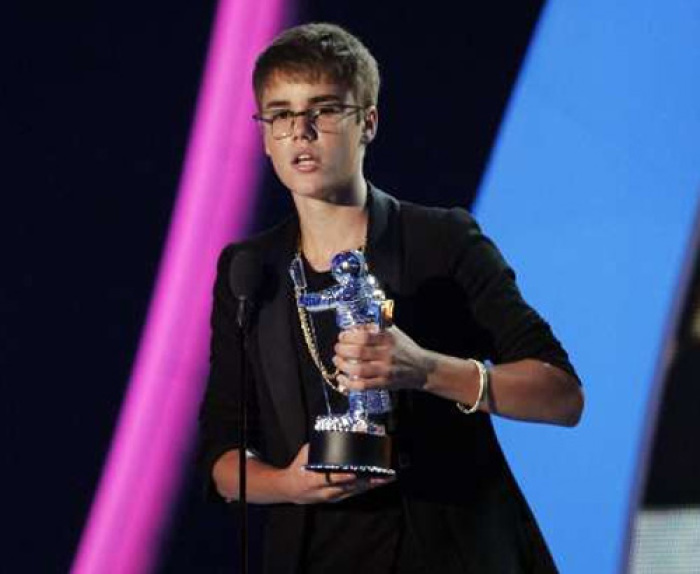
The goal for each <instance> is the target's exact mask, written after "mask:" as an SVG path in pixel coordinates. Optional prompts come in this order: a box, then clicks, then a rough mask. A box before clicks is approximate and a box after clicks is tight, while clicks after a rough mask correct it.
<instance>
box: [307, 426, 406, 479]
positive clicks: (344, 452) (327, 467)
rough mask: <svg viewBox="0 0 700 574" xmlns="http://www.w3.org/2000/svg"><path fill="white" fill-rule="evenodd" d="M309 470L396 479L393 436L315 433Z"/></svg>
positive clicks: (310, 450)
mask: <svg viewBox="0 0 700 574" xmlns="http://www.w3.org/2000/svg"><path fill="white" fill-rule="evenodd" d="M306 468H307V469H308V470H312V471H315V472H354V473H356V474H362V475H370V476H371V475H376V476H394V475H395V474H396V472H395V471H394V470H393V469H392V468H391V437H389V436H386V435H383V436H382V435H375V434H369V433H362V432H345V431H314V432H313V433H312V436H311V444H310V445H309V463H308V464H307V465H306Z"/></svg>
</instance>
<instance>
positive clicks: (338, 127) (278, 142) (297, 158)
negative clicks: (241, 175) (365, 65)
mask: <svg viewBox="0 0 700 574" xmlns="http://www.w3.org/2000/svg"><path fill="white" fill-rule="evenodd" d="M260 105H261V109H260V113H261V115H262V116H264V117H267V118H270V117H273V116H275V115H278V114H282V115H284V114H285V111H287V112H288V111H291V112H303V111H306V110H308V109H310V108H315V109H319V110H320V109H322V108H324V111H326V112H327V111H330V110H332V109H340V108H338V107H337V106H343V105H349V106H353V105H357V102H356V101H355V97H354V95H353V94H352V92H351V91H350V90H347V89H345V88H344V87H341V86H339V85H338V84H335V83H332V82H328V81H326V80H324V79H320V80H319V81H318V82H315V83H309V82H306V81H304V80H297V79H292V78H289V77H287V76H284V75H282V74H276V75H274V76H272V77H271V78H270V80H269V82H268V83H267V85H266V87H265V89H264V90H263V94H262V99H261V102H260ZM334 106H336V107H335V108H334ZM287 115H288V114H287ZM358 117H359V118H360V121H358ZM376 117H377V116H376V109H374V108H370V109H368V110H359V111H353V110H352V109H351V108H348V109H345V110H344V113H343V115H342V116H340V118H339V120H338V122H337V124H335V125H334V126H333V127H332V128H331V129H328V128H327V127H326V128H325V129H323V130H320V129H318V128H317V127H316V126H314V125H313V123H312V122H311V121H309V119H308V117H307V116H297V117H295V118H294V127H293V129H292V130H291V131H290V133H289V135H288V136H287V137H284V138H281V139H275V137H273V133H272V132H273V130H272V126H270V125H269V124H263V130H264V140H265V152H266V153H267V155H268V156H269V157H270V159H271V160H272V164H273V166H274V168H275V172H276V173H277V176H278V177H279V178H280V180H281V181H282V183H283V184H284V185H285V186H286V187H287V188H288V189H290V190H291V191H292V193H294V194H295V196H303V197H312V198H316V199H331V198H333V197H334V196H335V195H336V194H342V192H343V191H344V190H345V189H347V188H348V186H353V185H355V184H356V183H358V182H359V181H361V180H362V177H363V175H362V161H363V158H364V151H365V146H366V144H367V143H368V142H369V141H370V140H371V139H372V138H373V137H374V133H375V131H376Z"/></svg>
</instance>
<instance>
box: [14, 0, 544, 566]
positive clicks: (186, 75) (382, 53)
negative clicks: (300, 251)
mask: <svg viewBox="0 0 700 574" xmlns="http://www.w3.org/2000/svg"><path fill="white" fill-rule="evenodd" d="M540 8H541V1H539V0H530V1H520V2H505V1H494V2H489V3H481V2H478V3H477V2H474V3H452V2H431V3H430V6H429V7H426V6H425V5H424V4H423V3H421V4H418V3H415V4H414V3H411V2H405V3H395V4H394V3H382V2H376V1H374V2H369V1H365V0H360V1H357V2H353V3H340V2H338V3H335V2H333V3H331V2H312V1H307V2H304V3H302V5H301V6H300V10H299V21H308V20H327V21H333V22H336V23H339V24H341V25H345V26H346V27H348V28H349V29H350V30H351V31H353V32H354V33H356V34H357V35H359V36H360V37H361V38H362V39H363V40H364V41H365V43H366V44H367V45H368V47H369V48H370V49H371V50H372V51H373V53H374V54H375V56H376V57H377V59H378V61H379V63H380V67H381V71H382V75H383V85H382V95H381V102H380V130H379V137H378V139H377V141H376V142H375V143H373V144H372V149H371V151H370V154H369V158H368V164H367V170H366V173H367V174H368V176H369V177H370V178H371V179H372V180H373V181H374V182H375V183H376V184H377V185H379V186H380V187H382V188H384V189H386V190H388V191H392V192H394V193H396V194H397V195H399V196H400V197H402V198H405V199H412V200H417V201H421V202H425V203H431V204H443V205H448V204H460V205H468V204H469V203H470V202H471V201H472V199H473V197H474V194H475V193H476V189H477V187H478V184H479V181H480V178H481V175H482V172H483V169H484V166H485V163H486V160H487V158H488V154H489V152H490V149H491V146H492V143H493V141H494V138H495V136H496V132H497V129H498V126H499V122H500V120H501V116H502V113H503V111H504V107H505V105H506V103H507V100H508V97H509V94H510V91H511V89H512V86H513V82H514V80H515V78H516V74H517V71H518V68H519V66H520V63H521V59H522V57H523V54H524V51H525V49H526V47H527V43H528V41H529V38H530V34H531V32H532V28H533V25H534V23H535V22H536V19H537V15H538V13H539V10H540ZM213 14H214V2H212V1H211V0H205V1H201V0H200V1H198V2H184V1H177V0H175V1H172V2H169V3H167V4H159V5H156V4H155V3H152V4H149V3H136V2H128V1H127V2H120V3H104V2H102V3H98V2H87V1H84V0H83V1H73V2H70V3H51V2H48V1H47V0H43V1H38V2H32V3H25V4H24V6H22V7H17V6H13V7H10V8H7V7H5V8H3V18H2V28H3V34H2V36H3V38H4V40H5V42H4V43H5V49H4V50H3V59H4V60H5V63H4V65H3V72H4V74H3V76H4V78H3V80H4V81H3V87H2V96H3V100H4V101H5V104H4V105H3V106H2V109H3V111H2V118H3V120H2V124H3V136H4V137H3V140H4V148H5V153H4V154H3V159H4V161H3V170H4V173H5V175H6V177H5V178H3V182H4V186H3V193H2V197H3V203H2V205H3V208H2V210H0V213H1V215H0V234H1V235H0V240H1V241H2V243H1V244H2V247H3V250H2V264H3V280H2V282H1V283H0V380H1V381H2V391H3V397H4V398H3V400H2V405H3V409H2V421H3V432H2V439H3V441H2V448H1V450H2V457H3V459H2V460H3V464H2V469H3V485H4V487H3V489H2V495H3V498H4V504H3V510H2V515H3V517H4V520H3V523H6V532H7V531H8V529H9V537H8V534H7V533H6V534H5V535H4V537H5V540H4V542H3V550H4V551H3V559H2V566H1V567H0V569H2V571H8V572H42V573H43V572H66V571H67V570H68V568H69V565H70V563H71V561H72V558H73V555H74V553H75V550H76V547H77V544H78V541H79V537H80V534H81V530H82V528H83V526H84V522H85V519H86V516H87V512H88V510H89V506H90V502H91V500H92V496H93V493H94V489H95V486H96V484H97V481H98V479H99V475H100V472H101V470H102V465H103V462H104V459H105V456H106V453H107V449H108V447H109V444H110V438H111V435H112V432H113V428H114V424H115V422H116V417H117V415H118V413H119V409H120V405H121V400H122V398H123V395H124V391H125V386H126V383H127V381H128V378H129V374H130V369H131V364H132V360H133V357H134V354H135V351H136V347H137V344H138V341H139V337H140V332H141V328H142V326H143V321H144V318H145V312H146V309H147V306H148V302H149V298H150V294H151V288H152V286H153V283H154V279H155V273H156V270H157V265H158V262H159V258H160V252H161V248H162V244H163V239H164V237H165V235H166V233H167V226H168V222H169V216H170V211H171V209H172V206H173V201H174V198H175V193H176V190H177V185H178V180H179V174H180V168H181V165H182V160H183V157H184V154H185V151H186V147H187V138H188V134H189V129H190V125H191V121H192V117H193V111H194V106H195V103H196V97H197V92H198V88H199V79H200V75H201V72H202V67H203V64H204V58H205V54H206V48H207V41H208V35H209V29H210V24H211V20H212V17H213ZM265 182H266V185H265V193H263V194H262V196H261V198H260V200H259V206H258V207H259V209H258V217H257V222H256V228H260V227H265V226H267V225H269V224H270V223H271V222H273V221H276V220H278V219H279V218H280V217H281V216H282V214H283V213H284V211H285V209H287V208H288V206H289V202H288V200H287V199H286V195H285V192H284V190H283V189H281V188H280V186H279V184H277V183H276V181H275V180H274V177H273V176H272V175H271V174H270V173H269V172H268V173H267V174H266V176H265ZM190 475H191V476H190V477H189V479H188V481H187V487H186V488H185V491H184V492H183V496H182V500H181V503H180V504H179V506H178V508H177V509H176V510H175V512H174V517H173V528H172V531H171V534H170V536H169V539H168V541H167V543H166V545H165V548H166V551H165V553H164V558H163V561H162V566H161V570H162V571H163V572H223V571H227V570H228V571H232V568H233V566H232V565H233V564H234V544H233V543H232V538H233V536H234V534H233V532H232V530H231V526H230V524H228V521H227V518H228V516H227V514H226V513H225V512H222V511H221V509H219V508H216V507H211V506H205V505H204V504H203V502H202V499H201V496H200V491H199V488H198V481H197V478H196V477H195V476H194V474H193V473H190ZM216 564H218V566H216ZM5 569H7V570H5Z"/></svg>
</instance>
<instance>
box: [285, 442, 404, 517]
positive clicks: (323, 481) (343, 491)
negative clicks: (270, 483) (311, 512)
mask: <svg viewBox="0 0 700 574" xmlns="http://www.w3.org/2000/svg"><path fill="white" fill-rule="evenodd" d="M308 458H309V445H308V443H307V444H305V445H304V446H302V447H301V449H300V450H299V452H298V453H297V455H296V457H295V458H294V460H293V461H292V463H291V464H290V465H289V466H288V467H287V468H286V469H285V470H284V478H283V482H284V491H285V493H286V497H285V498H288V499H289V501H290V502H293V503H294V504H315V503H319V502H338V501H339V500H343V499H345V498H349V497H350V496H355V495H357V494H360V493H362V492H365V491H367V490H369V489H371V488H375V487H377V486H382V485H384V484H388V483H389V482H392V481H393V480H394V479H393V478H383V477H371V478H370V477H358V476H357V475H355V474H353V473H338V472H330V473H325V474H323V473H319V472H313V471H310V470H306V469H305V468H304V465H305V464H306V463H307V461H308Z"/></svg>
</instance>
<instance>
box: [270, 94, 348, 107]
mask: <svg viewBox="0 0 700 574" xmlns="http://www.w3.org/2000/svg"><path fill="white" fill-rule="evenodd" d="M341 101H342V98H341V97H340V96H338V95H336V94H322V95H320V96H314V97H313V98H309V99H308V102H309V104H311V105H313V104H321V103H323V102H341ZM290 106H291V104H290V102H289V100H271V101H269V102H267V103H266V104H265V109H266V110H268V109H271V108H289V107H290Z"/></svg>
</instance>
